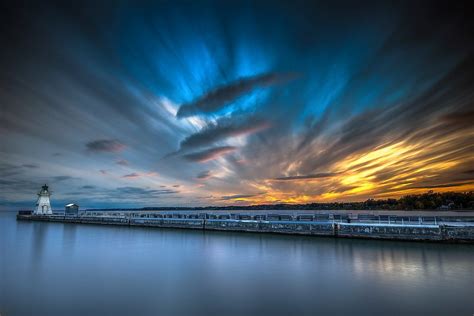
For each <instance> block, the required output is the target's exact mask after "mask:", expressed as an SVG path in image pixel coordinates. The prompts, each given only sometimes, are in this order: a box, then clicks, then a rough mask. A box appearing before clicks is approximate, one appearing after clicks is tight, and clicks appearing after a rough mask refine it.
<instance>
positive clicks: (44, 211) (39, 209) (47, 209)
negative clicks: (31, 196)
mask: <svg viewBox="0 0 474 316" xmlns="http://www.w3.org/2000/svg"><path fill="white" fill-rule="evenodd" d="M50 196H51V193H50V192H49V191H48V186H47V185H46V184H45V185H43V186H42V187H41V191H39V192H38V200H37V201H36V208H35V211H34V214H36V215H51V214H53V210H51V204H50V203H49V197H50Z"/></svg>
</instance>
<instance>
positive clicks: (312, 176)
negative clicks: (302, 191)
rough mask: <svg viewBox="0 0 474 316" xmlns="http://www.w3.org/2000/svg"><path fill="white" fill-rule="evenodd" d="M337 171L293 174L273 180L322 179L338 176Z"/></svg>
mask: <svg viewBox="0 0 474 316" xmlns="http://www.w3.org/2000/svg"><path fill="white" fill-rule="evenodd" d="M336 175H337V173H317V174H308V175H304V176H292V177H278V178H274V179H273V180H277V181H293V180H311V179H320V178H329V177H334V176H336Z"/></svg>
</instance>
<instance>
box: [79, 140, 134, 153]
mask: <svg viewBox="0 0 474 316" xmlns="http://www.w3.org/2000/svg"><path fill="white" fill-rule="evenodd" d="M86 148H87V150H88V151H90V152H95V153H99V152H119V151H121V150H123V149H124V148H125V145H124V144H122V143H120V142H119V141H118V140H115V139H99V140H94V141H91V142H89V143H87V144H86Z"/></svg>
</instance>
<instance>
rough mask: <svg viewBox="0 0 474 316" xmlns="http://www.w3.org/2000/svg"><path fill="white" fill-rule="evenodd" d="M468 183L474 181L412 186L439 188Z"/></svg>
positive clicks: (417, 187)
mask: <svg viewBox="0 0 474 316" xmlns="http://www.w3.org/2000/svg"><path fill="white" fill-rule="evenodd" d="M466 184H474V182H459V183H442V184H434V185H422V186H414V187H411V188H413V189H438V188H452V187H459V186H462V185H466Z"/></svg>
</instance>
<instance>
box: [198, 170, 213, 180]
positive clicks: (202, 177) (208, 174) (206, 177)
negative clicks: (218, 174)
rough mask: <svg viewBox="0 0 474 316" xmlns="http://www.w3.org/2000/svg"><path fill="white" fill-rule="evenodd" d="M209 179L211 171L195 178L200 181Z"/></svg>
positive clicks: (201, 173)
mask: <svg viewBox="0 0 474 316" xmlns="http://www.w3.org/2000/svg"><path fill="white" fill-rule="evenodd" d="M210 177H212V172H211V170H206V171H203V172H200V173H199V174H198V175H197V176H196V178H197V179H200V180H205V179H209V178H210Z"/></svg>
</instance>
